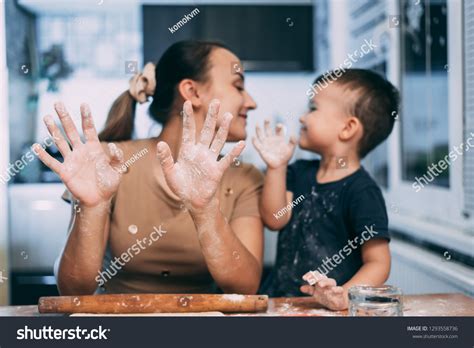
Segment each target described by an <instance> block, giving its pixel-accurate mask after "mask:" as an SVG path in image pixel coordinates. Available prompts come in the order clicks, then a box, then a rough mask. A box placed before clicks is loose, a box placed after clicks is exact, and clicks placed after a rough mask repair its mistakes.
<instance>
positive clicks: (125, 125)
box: [99, 63, 156, 141]
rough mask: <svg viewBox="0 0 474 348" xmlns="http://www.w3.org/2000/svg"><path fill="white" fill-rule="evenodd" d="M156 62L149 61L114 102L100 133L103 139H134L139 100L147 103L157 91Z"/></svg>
mask: <svg viewBox="0 0 474 348" xmlns="http://www.w3.org/2000/svg"><path fill="white" fill-rule="evenodd" d="M155 74H156V71H155V64H153V63H147V64H146V65H145V67H144V68H143V72H141V73H139V74H136V75H134V76H133V77H132V78H131V79H130V82H129V85H130V87H129V89H128V91H125V92H123V93H122V94H121V95H120V96H119V97H118V98H117V99H116V100H115V101H114V103H113V104H112V107H111V108H110V111H109V114H108V115H107V121H105V128H104V130H103V131H102V132H100V134H99V139H100V140H101V141H126V140H130V139H132V134H133V128H134V124H135V109H136V106H137V102H139V103H140V104H142V103H145V102H146V101H147V100H148V97H150V96H152V95H153V94H154V93H155V88H156V76H155Z"/></svg>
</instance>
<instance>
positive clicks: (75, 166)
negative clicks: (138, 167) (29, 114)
mask: <svg viewBox="0 0 474 348" xmlns="http://www.w3.org/2000/svg"><path fill="white" fill-rule="evenodd" d="M54 107H55V110H56V113H57V114H58V116H59V119H60V121H61V124H62V126H63V128H64V131H65V133H66V136H67V138H68V140H69V143H70V144H71V147H72V149H71V147H70V146H69V144H68V142H67V141H66V139H64V137H63V135H62V134H61V131H60V130H59V128H58V127H57V126H56V124H55V122H54V120H53V117H52V116H49V115H48V116H46V117H45V118H44V123H45V124H46V127H47V128H48V131H49V133H50V134H51V136H52V137H53V139H54V142H55V144H56V146H57V148H58V150H59V152H61V155H62V156H63V158H64V162H62V163H61V162H59V161H58V160H56V159H54V158H53V157H51V156H50V155H49V154H48V153H47V152H46V151H45V150H44V149H43V148H42V147H41V146H40V145H39V144H34V145H33V150H34V151H35V153H36V154H37V155H38V157H39V158H40V160H41V161H42V162H43V163H44V164H45V165H46V166H48V167H49V168H50V169H51V170H52V171H54V172H55V173H56V174H58V176H59V177H60V178H61V180H62V182H63V183H64V185H66V187H67V189H68V190H69V191H70V192H71V194H72V195H73V196H74V197H75V198H77V199H78V200H79V201H80V202H81V204H82V205H84V206H96V205H98V204H101V203H104V202H107V201H108V200H110V199H111V197H112V196H113V195H114V194H115V192H116V191H117V188H118V185H119V183H120V178H121V171H120V167H121V165H122V163H123V154H122V151H121V150H120V149H118V148H117V146H116V145H115V144H113V143H111V144H108V147H109V150H110V156H107V155H106V154H105V152H104V149H103V148H102V145H101V143H100V141H99V138H98V136H97V131H96V129H95V126H94V122H93V120H92V116H91V111H90V109H89V106H88V105H87V104H82V105H81V117H82V129H83V132H84V137H85V140H86V142H85V143H83V142H82V140H81V138H80V136H79V133H78V132H77V129H76V126H75V125H74V122H73V120H72V118H71V116H70V115H69V113H68V111H67V110H66V108H65V107H64V105H63V104H62V103H56V104H55V105H54Z"/></svg>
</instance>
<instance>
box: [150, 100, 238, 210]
mask: <svg viewBox="0 0 474 348" xmlns="http://www.w3.org/2000/svg"><path fill="white" fill-rule="evenodd" d="M219 105H220V103H219V101H218V100H213V101H212V102H211V103H210V105H209V110H208V113H207V116H206V120H205V121H204V126H203V128H202V131H201V134H200V138H199V141H198V142H196V139H195V136H196V125H195V121H194V114H193V108H192V104H191V102H190V101H186V102H185V103H184V106H183V139H182V143H181V147H180V151H179V155H178V160H177V161H176V163H175V162H174V160H173V157H172V155H171V151H170V148H169V146H168V144H167V143H165V142H163V141H161V142H159V143H158V144H157V150H158V157H159V159H160V162H161V166H162V168H163V173H164V175H165V179H166V182H167V184H168V186H169V187H170V188H171V190H172V191H173V192H174V193H175V194H176V195H177V196H178V197H179V198H180V199H181V200H182V201H183V203H184V204H185V206H186V207H187V208H188V209H190V211H191V212H192V211H197V210H200V209H202V208H205V207H206V206H207V205H209V203H211V201H212V200H213V198H214V196H215V194H216V191H217V188H218V187H219V183H220V181H221V178H222V175H223V174H224V172H225V171H226V169H227V168H228V167H229V166H230V164H231V163H232V161H233V160H234V159H235V158H237V157H238V156H239V155H240V153H241V152H242V150H243V149H244V147H245V142H244V141H240V142H238V143H237V144H236V145H235V146H234V148H233V149H232V150H231V151H230V153H228V154H227V155H225V156H224V157H223V158H221V159H220V160H219V161H218V156H219V154H220V152H221V150H222V148H223V146H224V144H225V142H226V139H227V133H228V131H229V125H230V121H231V119H232V115H231V114H230V113H225V114H224V116H223V121H222V124H221V126H220V127H219V129H218V131H217V133H216V131H215V129H216V122H217V115H218V113H219ZM214 134H215V136H214Z"/></svg>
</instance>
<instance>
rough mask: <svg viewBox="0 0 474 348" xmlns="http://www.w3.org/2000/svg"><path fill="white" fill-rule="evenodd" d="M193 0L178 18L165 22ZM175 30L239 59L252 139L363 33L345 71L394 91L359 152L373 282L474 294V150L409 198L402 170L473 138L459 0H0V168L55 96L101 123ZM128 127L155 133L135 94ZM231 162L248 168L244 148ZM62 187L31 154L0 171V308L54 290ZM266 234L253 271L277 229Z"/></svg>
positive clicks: (293, 116) (64, 217)
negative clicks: (381, 254) (368, 202)
mask: <svg viewBox="0 0 474 348" xmlns="http://www.w3.org/2000/svg"><path fill="white" fill-rule="evenodd" d="M195 8H197V9H198V10H199V13H198V14H197V15H195V17H194V18H193V19H192V20H191V21H189V22H188V23H187V24H185V25H184V26H183V27H182V28H180V29H179V30H177V31H176V32H175V33H171V32H170V31H169V30H168V27H171V26H173V25H174V24H176V22H177V21H179V20H180V19H181V18H182V17H183V16H184V15H185V14H188V13H190V12H191V11H193V10H194V9H195ZM189 38H196V39H219V40H222V41H224V42H225V43H226V44H228V45H229V46H230V47H231V48H233V50H234V51H235V52H236V53H237V55H238V56H239V57H241V58H242V60H243V63H244V68H245V70H246V87H247V89H248V90H249V92H250V94H251V95H252V96H253V97H254V99H255V100H256V101H257V103H258V109H257V110H256V111H253V112H252V113H251V114H250V118H249V120H248V130H249V133H250V134H251V135H253V132H254V129H255V124H256V122H259V123H261V122H262V121H263V119H264V118H271V119H272V120H273V121H274V122H282V123H284V124H286V126H287V128H288V132H289V133H293V134H297V131H298V127H299V124H298V118H299V116H300V115H301V114H303V113H304V112H305V111H306V108H307V103H308V97H307V95H306V90H307V89H308V88H309V86H310V84H311V83H312V81H313V79H314V78H315V77H316V76H317V75H318V74H320V73H322V72H325V71H326V70H328V69H330V68H335V67H337V66H339V65H341V64H343V62H344V60H345V59H347V58H348V54H350V53H352V52H354V50H355V49H360V46H361V45H362V43H363V42H364V40H366V39H367V40H372V41H373V43H374V44H375V45H376V46H377V47H376V49H375V50H373V51H371V52H370V53H369V54H367V55H366V56H364V57H363V58H362V59H359V60H358V61H357V63H356V64H354V66H356V67H362V68H368V69H375V70H377V71H379V72H380V73H381V74H384V75H385V76H386V77H387V78H388V79H389V80H390V81H392V82H393V83H394V84H395V85H396V86H397V87H399V88H400V90H401V96H402V108H401V112H400V114H399V117H398V120H397V122H396V125H395V129H394V131H393V133H392V135H391V136H390V138H389V140H388V141H387V142H386V143H385V144H383V145H382V146H380V147H379V148H378V149H377V150H376V151H375V152H374V153H372V154H371V155H370V156H369V158H367V159H366V160H365V162H364V165H365V167H366V168H368V169H369V170H370V172H371V173H372V175H373V176H374V177H375V178H376V180H377V181H378V183H379V184H380V185H381V186H382V187H383V189H384V194H385V198H386V203H387V209H388V211H389V215H390V228H391V231H392V234H393V240H392V242H391V243H390V247H391V251H392V255H393V265H392V273H391V276H390V279H389V281H388V283H390V284H394V285H397V286H400V287H401V288H402V289H403V291H404V292H405V293H408V294H415V293H440V292H459V293H464V294H468V295H470V296H474V255H473V250H474V148H472V149H471V151H466V152H465V153H464V154H463V155H462V156H459V158H458V159H457V160H456V161H454V162H453V163H452V165H451V166H450V167H449V168H448V169H447V170H445V171H444V172H443V173H442V174H441V175H439V176H438V177H436V179H435V180H434V181H433V182H432V183H431V184H429V185H428V186H426V187H424V188H423V189H422V190H421V191H420V192H415V190H414V189H413V188H412V184H413V182H414V180H415V177H421V176H422V175H423V174H425V173H426V171H427V168H428V166H429V165H430V164H431V163H436V162H437V161H438V160H440V159H442V158H443V157H444V156H445V155H447V154H448V153H449V152H450V151H451V150H453V149H454V146H457V147H459V145H460V144H462V143H464V142H465V141H467V140H468V139H469V137H470V136H471V135H470V134H472V133H471V132H473V133H474V1H471V0H464V1H462V0H313V1H311V0H299V1H297V0H292V1H277V0H272V1H263V0H262V1H245V0H241V1H238V0H234V1H225V0H220V1H219V0H216V1H174V2H172V1H164V0H161V1H160V0H80V1H79V0H68V1H66V0H64V1H57V0H3V1H0V45H1V47H2V48H1V49H0V83H1V86H0V112H1V113H0V120H1V125H0V175H4V174H5V173H6V170H7V168H8V165H9V163H12V164H13V163H14V162H15V161H16V160H18V159H20V158H21V156H22V155H24V154H25V153H26V152H27V151H29V147H30V146H31V144H32V143H33V142H38V141H39V142H41V141H44V139H45V138H46V136H47V132H46V128H45V127H44V126H43V124H42V121H41V120H42V117H43V116H44V115H46V114H52V113H53V108H52V107H53V103H54V102H55V101H57V100H62V101H63V102H64V103H65V104H66V106H67V107H68V108H69V110H70V111H72V112H73V113H74V114H75V116H76V117H78V116H79V115H78V110H79V105H80V103H81V102H87V103H89V104H90V105H91V108H92V110H93V115H94V117H95V120H96V125H97V126H98V128H101V127H102V126H103V124H104V122H105V118H106V115H107V112H108V109H109V107H110V105H111V103H112V101H113V100H114V99H115V98H116V97H117V96H118V95H119V94H120V93H121V92H123V91H124V90H126V89H127V88H128V80H129V78H130V77H131V76H133V73H134V72H136V71H137V69H138V70H141V68H142V67H143V65H144V63H146V62H147V61H153V62H156V61H157V60H158V58H159V57H160V55H161V53H162V52H163V51H164V50H165V49H166V48H167V47H168V46H169V45H170V44H171V43H173V42H175V41H178V40H183V39H189ZM229 69H230V67H229ZM136 124H137V131H136V134H135V137H136V138H144V137H149V136H154V135H157V134H158V133H159V132H160V127H159V126H158V125H156V124H154V123H153V122H152V121H151V120H150V119H149V117H148V115H147V104H144V105H142V106H140V107H139V109H138V117H137V118H136ZM473 143H474V142H473ZM49 151H50V152H51V153H52V154H53V155H55V156H58V154H57V150H56V149H55V148H54V147H51V148H50V149H49ZM311 156H312V155H311V154H309V153H307V152H304V151H301V150H298V151H297V152H296V154H295V158H302V157H305V158H311ZM243 159H244V161H248V162H253V163H256V164H257V165H258V166H259V167H260V168H261V169H263V163H262V162H261V161H260V159H259V158H258V156H257V154H256V152H255V151H254V150H253V147H252V146H248V147H247V148H246V150H245V152H244V155H243ZM5 181H6V182H5ZM63 190H64V187H63V185H62V184H61V183H60V182H59V181H58V178H57V177H56V176H55V175H54V174H53V173H51V172H50V171H48V170H47V168H46V167H44V166H42V165H41V164H40V162H39V161H38V160H34V161H32V162H31V163H29V164H28V165H27V166H26V167H25V168H24V169H23V170H21V171H20V172H19V173H18V174H16V175H15V176H14V177H12V178H11V179H10V180H5V177H4V180H3V181H2V180H0V305H6V304H33V303H36V301H37V298H38V297H39V296H43V295H51V294H56V293H57V290H56V287H55V279H54V276H53V263H54V261H55V259H56V257H57V256H58V255H59V252H60V250H61V248H62V246H63V244H64V242H65V238H66V232H67V226H68V222H69V217H70V207H69V205H68V204H66V203H64V202H63V201H62V200H61V199H60V196H61V193H62V192H63ZM265 234H266V245H265V265H266V269H267V270H268V269H270V268H271V266H272V263H273V260H274V258H275V246H276V237H277V234H276V233H274V232H270V231H266V232H265Z"/></svg>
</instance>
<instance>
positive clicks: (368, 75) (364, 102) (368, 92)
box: [314, 69, 400, 158]
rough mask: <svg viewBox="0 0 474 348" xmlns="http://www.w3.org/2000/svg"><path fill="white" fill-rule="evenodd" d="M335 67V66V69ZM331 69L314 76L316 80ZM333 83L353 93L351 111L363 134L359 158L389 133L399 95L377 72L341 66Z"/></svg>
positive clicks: (330, 73) (332, 73) (393, 121)
mask: <svg viewBox="0 0 474 348" xmlns="http://www.w3.org/2000/svg"><path fill="white" fill-rule="evenodd" d="M338 70H339V69H338ZM328 74H329V75H334V72H329V73H326V74H323V75H321V76H319V77H317V78H316V80H315V82H314V83H315V84H318V83H320V82H321V81H323V80H324V79H327V76H328ZM337 76H339V77H338V78H337V79H335V80H334V81H335V83H337V84H339V85H340V86H343V87H347V88H348V89H349V90H350V91H353V92H356V93H357V96H356V98H355V99H352V100H355V102H350V103H351V104H352V105H348V106H349V110H350V112H351V114H352V115H353V116H355V117H357V118H358V119H359V120H360V122H361V123H362V126H363V127H364V134H363V136H362V139H361V140H360V142H359V145H358V153H359V156H360V158H364V157H365V156H366V155H367V154H368V153H369V152H370V151H372V150H373V149H375V148H376V147H377V146H378V145H379V144H380V143H381V142H383V141H384V140H385V139H387V138H388V136H389V135H390V133H391V132H392V129H393V125H394V123H395V119H396V117H397V115H398V107H399V103H400V96H399V93H398V90H397V89H396V88H395V87H394V86H393V85H392V84H391V83H390V82H389V81H387V80H386V79H384V78H383V77H382V76H381V75H379V74H377V73H375V72H373V71H371V70H366V69H345V71H344V72H343V73H342V75H337Z"/></svg>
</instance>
